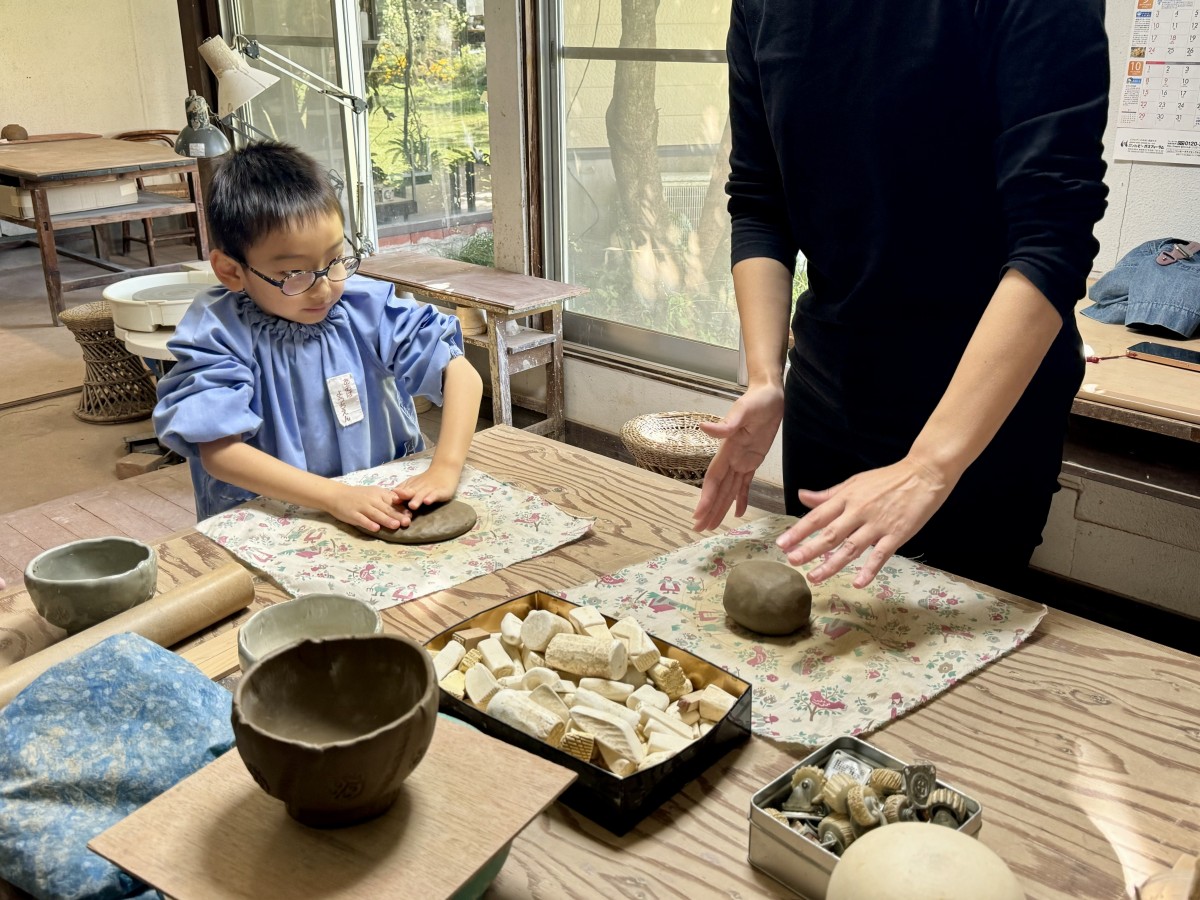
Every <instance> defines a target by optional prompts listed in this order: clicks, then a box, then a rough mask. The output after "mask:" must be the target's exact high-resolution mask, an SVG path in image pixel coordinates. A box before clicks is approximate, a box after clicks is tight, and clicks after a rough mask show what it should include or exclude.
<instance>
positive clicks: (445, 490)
mask: <svg viewBox="0 0 1200 900" xmlns="http://www.w3.org/2000/svg"><path fill="white" fill-rule="evenodd" d="M460 478H462V466H454V465H447V464H445V463H443V464H440V465H439V464H438V462H437V461H436V460H434V462H432V463H431V464H430V466H429V468H428V469H426V470H425V471H424V472H422V473H421V474H419V475H414V476H413V477H412V478H409V479H407V480H406V481H404V482H402V483H401V484H398V485H396V487H395V489H394V490H395V492H396V496H397V497H398V498H399V502H400V503H402V504H404V505H405V506H407V507H408V509H413V510H415V509H419V508H420V507H422V506H428V505H429V504H431V503H440V502H441V501H443V500H451V499H453V498H454V493H455V491H457V490H458V482H459V479H460ZM406 512H407V510H404V509H403V508H402V509H401V515H403V514H404V513H406ZM409 520H410V521H411V516H409ZM404 524H406V525H407V524H408V522H405V523H404Z"/></svg>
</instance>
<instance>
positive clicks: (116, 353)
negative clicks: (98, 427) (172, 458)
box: [59, 300, 157, 425]
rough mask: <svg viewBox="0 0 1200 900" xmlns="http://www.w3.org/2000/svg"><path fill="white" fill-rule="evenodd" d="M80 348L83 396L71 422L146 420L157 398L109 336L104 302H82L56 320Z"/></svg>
mask: <svg viewBox="0 0 1200 900" xmlns="http://www.w3.org/2000/svg"><path fill="white" fill-rule="evenodd" d="M59 319H60V320H61V321H62V323H63V324H64V325H66V326H67V328H68V329H70V331H71V333H72V334H73V335H75V340H76V341H78V343H79V346H80V348H82V350H83V363H84V366H85V368H86V371H85V372H84V377H83V394H82V395H81V396H80V398H79V407H78V408H77V409H76V410H75V418H77V419H81V420H82V421H84V422H94V423H98V424H103V425H115V424H116V423H118V422H135V421H137V420H138V419H146V418H149V416H150V413H152V412H153V411H154V403H155V400H156V399H157V396H156V392H155V388H154V378H153V377H152V376H151V374H150V372H149V371H148V370H147V369H146V367H145V366H144V365H142V361H141V360H140V359H138V358H137V357H136V356H134V355H133V354H132V353H130V352H129V351H128V350H126V349H125V346H124V344H122V343H121V342H120V341H119V340H118V339H117V336H116V335H115V334H114V333H113V318H112V311H111V309H110V308H109V305H108V302H107V301H106V300H100V301H97V302H95V303H84V304H83V305H82V306H76V307H74V308H73V309H68V310H67V311H66V312H64V313H62V315H60V316H59Z"/></svg>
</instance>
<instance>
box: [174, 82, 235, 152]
mask: <svg viewBox="0 0 1200 900" xmlns="http://www.w3.org/2000/svg"><path fill="white" fill-rule="evenodd" d="M183 108H184V110H185V111H186V112H187V122H188V123H187V127H186V128H184V129H183V130H182V131H180V132H179V136H178V137H177V138H175V152H176V153H178V154H179V155H180V156H193V157H197V158H200V159H204V158H208V157H212V156H221V155H222V154H225V153H228V152H229V150H230V144H229V138H227V137H225V134H224V133H223V132H222V131H221V129H220V128H218V127H217V126H216V125H214V124H213V123H212V120H213V114H212V111H211V110H210V109H209V108H208V101H207V100H205V99H204V98H203V97H201V96H200V95H199V94H197V93H196V92H195V91H192V92H191V94H190V95H189V96H188V98H187V100H185V101H184V104H183Z"/></svg>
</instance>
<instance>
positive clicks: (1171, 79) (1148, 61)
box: [1116, 0, 1200, 165]
mask: <svg viewBox="0 0 1200 900" xmlns="http://www.w3.org/2000/svg"><path fill="white" fill-rule="evenodd" d="M1120 89H1121V102H1120V107H1119V111H1118V113H1117V148H1116V149H1117V152H1116V158H1117V159H1118V160H1123V161H1127V162H1167V163H1184V164H1188V165H1200V0H1137V2H1136V4H1135V8H1134V11H1133V30H1132V32H1131V34H1130V38H1129V57H1128V60H1127V62H1126V66H1125V79H1124V82H1123V83H1122V84H1121V86H1120Z"/></svg>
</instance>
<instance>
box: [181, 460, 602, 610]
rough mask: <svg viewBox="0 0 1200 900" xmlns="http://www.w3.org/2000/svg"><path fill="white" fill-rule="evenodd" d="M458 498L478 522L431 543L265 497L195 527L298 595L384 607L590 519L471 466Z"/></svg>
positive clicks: (366, 473) (394, 473) (506, 559)
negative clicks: (374, 531)
mask: <svg viewBox="0 0 1200 900" xmlns="http://www.w3.org/2000/svg"><path fill="white" fill-rule="evenodd" d="M428 465H429V460H427V459H416V460H404V459H401V460H397V461H396V462H392V463H388V464H386V465H383V466H377V467H375V468H373V469H364V470H362V471H360V472H352V473H350V474H349V475H345V476H343V477H342V478H339V479H337V480H338V481H344V482H346V483H348V484H377V485H381V486H384V487H391V486H393V485H397V484H399V483H400V482H402V481H404V480H405V479H406V478H409V477H411V476H412V475H415V474H417V473H418V472H421V471H424V469H425V468H426V467H427V466H428ZM457 499H459V500H462V501H463V502H465V503H469V504H470V505H471V506H473V507H474V508H475V512H476V514H477V515H478V517H479V520H478V521H477V522H476V523H475V526H474V527H473V528H472V529H471V530H470V531H468V532H467V533H466V534H464V535H462V536H461V537H457V538H455V539H454V540H450V541H444V542H442V543H438V544H412V545H406V544H389V543H387V542H386V541H381V540H378V539H376V538H371V537H367V536H366V535H365V534H363V533H361V532H359V531H358V530H357V529H355V528H353V527H351V526H350V525H346V524H343V523H341V522H338V521H337V520H335V519H334V518H333V517H332V516H329V515H327V514H325V513H321V512H317V511H315V510H311V509H305V508H303V507H300V506H296V505H294V504H291V503H283V502H280V501H278V500H266V499H263V498H259V499H256V500H252V501H250V502H249V503H245V504H243V505H241V506H239V507H237V508H236V509H231V510H229V511H228V512H224V513H221V514H220V515H216V516H213V517H212V518H209V519H205V520H204V521H203V522H201V523H200V524H198V525H197V526H196V528H197V529H198V530H199V531H200V532H202V533H203V534H205V535H207V536H208V537H210V538H212V539H213V540H214V541H216V542H217V543H218V544H220V545H221V546H222V547H224V548H225V549H227V550H229V551H230V552H231V553H233V554H235V555H236V556H237V557H238V558H239V559H242V560H243V561H245V562H247V563H249V564H250V565H252V566H254V567H255V568H256V569H259V570H260V571H262V572H263V573H264V574H266V575H269V576H270V577H272V578H274V579H275V580H276V581H277V582H279V584H280V585H281V586H282V587H283V588H284V590H286V591H288V592H289V593H291V594H293V595H295V596H299V595H300V594H313V593H337V594H346V595H348V596H351V597H357V598H358V599H359V600H365V601H366V602H367V603H370V604H371V605H372V606H374V607H375V608H376V609H378V610H384V609H388V608H389V607H392V606H395V605H397V604H398V603H403V602H404V601H406V600H413V599H415V598H417V597H423V596H425V595H426V594H432V593H433V592H434V591H440V590H444V589H445V588H448V587H453V586H454V585H456V584H462V583H463V582H465V581H469V580H471V579H472V578H476V577H478V576H480V575H487V574H489V573H491V572H495V571H496V570H497V569H503V568H504V567H505V566H510V565H512V564H513V563H517V562H520V561H521V560H523V559H532V558H533V557H535V556H540V555H541V554H543V553H546V552H548V551H550V550H553V549H554V548H555V547H559V546H561V545H563V544H566V543H569V542H571V541H573V540H576V539H577V538H579V537H582V536H583V535H584V534H586V533H587V530H588V529H589V528H591V525H592V521H591V520H590V519H580V518H576V517H575V516H570V515H567V514H566V513H564V512H563V511H562V510H560V509H558V508H557V507H556V506H554V505H553V504H551V503H550V502H548V501H546V500H543V499H542V498H541V497H539V496H537V495H536V494H531V493H529V492H528V491H524V490H521V489H520V488H517V487H514V486H513V485H511V484H506V483H504V482H501V481H497V480H496V479H495V478H492V477H491V476H490V475H487V474H485V473H483V472H480V471H479V470H477V469H473V468H471V467H470V466H467V467H465V468H464V469H463V476H462V481H461V482H459V485H458V494H457Z"/></svg>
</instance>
